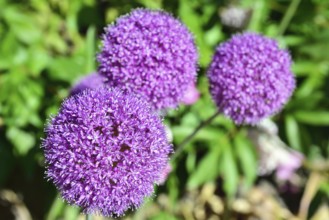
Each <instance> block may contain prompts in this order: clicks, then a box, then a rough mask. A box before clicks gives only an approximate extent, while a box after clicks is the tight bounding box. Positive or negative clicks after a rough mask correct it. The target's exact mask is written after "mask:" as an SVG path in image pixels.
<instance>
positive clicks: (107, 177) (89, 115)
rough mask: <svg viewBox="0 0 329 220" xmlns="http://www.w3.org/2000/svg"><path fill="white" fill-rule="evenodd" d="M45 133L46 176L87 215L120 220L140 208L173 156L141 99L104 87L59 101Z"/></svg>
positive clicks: (157, 121) (157, 122) (156, 120)
mask: <svg viewBox="0 0 329 220" xmlns="http://www.w3.org/2000/svg"><path fill="white" fill-rule="evenodd" d="M46 133H47V137H46V138H45V139H44V140H43V149H44V151H45V159H46V164H47V177H48V178H49V179H50V180H52V181H53V182H54V184H55V185H56V187H57V188H58V190H59V191H60V192H61V194H62V197H63V198H64V199H65V200H66V201H67V202H68V203H70V204H74V205H78V206H80V207H82V209H83V211H84V212H85V213H88V214H91V213H101V214H103V215H105V216H120V215H123V214H124V212H125V211H126V210H127V209H129V208H131V209H134V208H137V207H139V206H140V205H141V204H142V202H143V200H144V198H145V197H147V196H150V195H151V194H152V193H153V184H154V183H156V182H158V180H159V179H161V176H162V173H163V170H164V169H166V167H167V164H168V155H169V154H170V153H171V152H172V146H171V144H169V143H168V141H167V138H166V132H165V128H164V126H163V124H162V121H161V119H160V118H159V117H158V116H157V115H155V114H153V113H152V111H151V108H150V107H148V104H147V103H146V102H145V101H144V100H141V99H139V98H136V97H134V96H132V95H127V94H125V93H123V92H121V91H119V90H117V89H109V88H105V87H103V88H100V89H97V90H85V91H83V92H82V93H80V94H78V95H75V96H72V97H70V98H69V99H67V100H66V101H64V103H63V105H62V107H61V109H60V111H59V113H58V115H57V116H56V117H54V118H53V119H52V120H51V122H50V123H49V125H48V126H47V128H46Z"/></svg>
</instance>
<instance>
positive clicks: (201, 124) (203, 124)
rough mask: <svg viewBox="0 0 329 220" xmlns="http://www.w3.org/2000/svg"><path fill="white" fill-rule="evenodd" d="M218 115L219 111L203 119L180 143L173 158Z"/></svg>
mask: <svg viewBox="0 0 329 220" xmlns="http://www.w3.org/2000/svg"><path fill="white" fill-rule="evenodd" d="M217 115H219V112H216V113H215V114H213V115H212V116H210V117H209V118H208V119H206V120H205V121H202V122H201V123H200V124H199V126H198V127H196V128H195V129H194V131H193V132H192V133H191V134H190V135H189V136H187V137H186V138H185V139H184V140H183V141H182V142H181V143H180V144H178V145H177V148H176V150H175V154H174V156H173V158H172V159H173V160H175V159H176V158H177V157H178V156H179V155H180V154H181V153H182V152H183V150H184V148H185V146H186V144H187V143H188V142H190V141H191V140H192V138H193V137H194V136H195V135H196V134H197V133H198V131H199V130H201V129H202V128H203V127H205V126H207V125H208V124H210V122H212V120H214V119H215V118H216V117H217Z"/></svg>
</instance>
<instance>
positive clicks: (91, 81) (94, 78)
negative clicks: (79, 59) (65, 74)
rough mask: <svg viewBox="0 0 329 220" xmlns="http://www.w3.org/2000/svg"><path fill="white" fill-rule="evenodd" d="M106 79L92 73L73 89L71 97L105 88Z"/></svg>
mask: <svg viewBox="0 0 329 220" xmlns="http://www.w3.org/2000/svg"><path fill="white" fill-rule="evenodd" d="M104 81H105V77H104V76H102V75H101V74H98V73H91V74H89V75H87V76H84V77H83V78H81V79H80V80H79V81H78V82H77V83H76V84H75V85H74V86H73V87H72V89H71V91H70V95H75V94H78V93H80V92H82V91H84V90H86V89H97V88H100V87H103V86H104Z"/></svg>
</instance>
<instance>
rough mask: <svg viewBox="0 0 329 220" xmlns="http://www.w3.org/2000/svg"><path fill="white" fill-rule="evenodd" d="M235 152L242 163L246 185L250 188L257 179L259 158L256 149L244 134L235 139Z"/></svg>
mask: <svg viewBox="0 0 329 220" xmlns="http://www.w3.org/2000/svg"><path fill="white" fill-rule="evenodd" d="M234 145H235V148H234V149H235V152H236V154H237V157H238V159H239V162H240V163H241V168H242V171H243V174H244V177H245V179H246V184H247V186H248V187H250V186H251V185H252V184H253V183H254V181H255V179H256V177H257V166H258V163H257V157H256V151H255V147H254V146H253V145H252V144H251V143H250V142H249V140H247V138H246V137H244V136H242V134H238V135H237V136H236V137H235V138H234Z"/></svg>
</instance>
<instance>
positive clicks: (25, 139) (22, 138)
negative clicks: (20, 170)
mask: <svg viewBox="0 0 329 220" xmlns="http://www.w3.org/2000/svg"><path fill="white" fill-rule="evenodd" d="M6 136H7V138H8V140H10V142H11V143H12V144H13V145H14V147H15V150H16V151H17V153H18V154H19V155H21V156H24V155H26V154H27V153H28V152H29V150H30V149H31V148H32V147H33V146H34V145H35V138H34V136H33V135H32V134H31V133H28V132H26V131H23V130H20V129H18V128H15V127H11V128H9V129H8V130H7V132H6Z"/></svg>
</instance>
